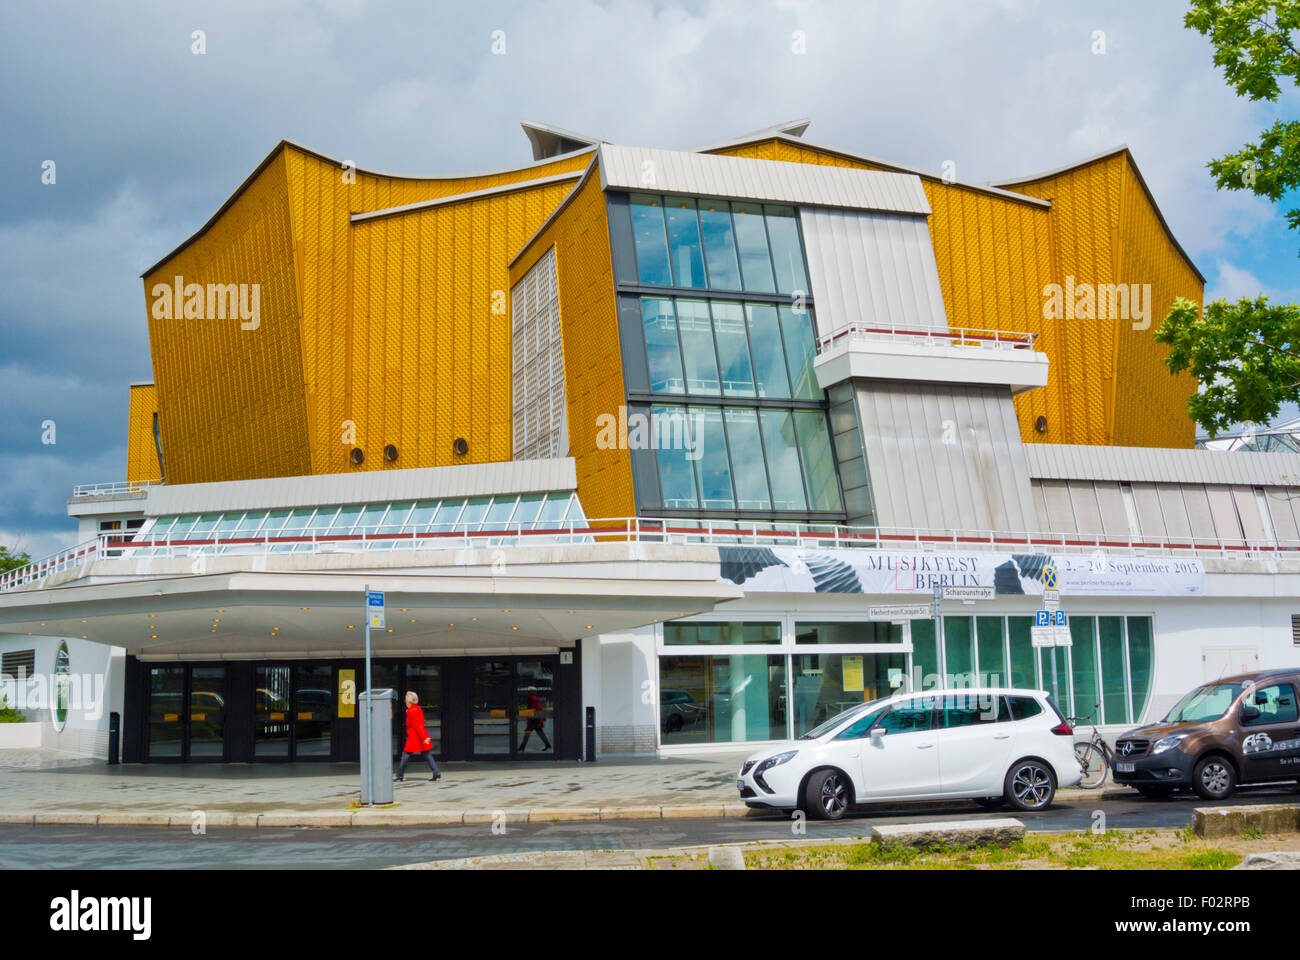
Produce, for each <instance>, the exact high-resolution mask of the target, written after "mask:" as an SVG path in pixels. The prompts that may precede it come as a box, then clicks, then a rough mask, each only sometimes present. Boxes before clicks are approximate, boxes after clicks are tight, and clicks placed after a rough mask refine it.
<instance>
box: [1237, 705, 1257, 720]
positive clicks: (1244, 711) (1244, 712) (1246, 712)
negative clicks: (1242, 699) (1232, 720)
mask: <svg viewBox="0 0 1300 960" xmlns="http://www.w3.org/2000/svg"><path fill="white" fill-rule="evenodd" d="M1241 719H1242V720H1243V721H1245V722H1246V723H1250V722H1251V721H1253V720H1258V719H1259V707H1252V706H1251V705H1250V704H1246V705H1245V706H1244V707H1242V708H1241Z"/></svg>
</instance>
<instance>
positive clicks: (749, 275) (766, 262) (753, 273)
mask: <svg viewBox="0 0 1300 960" xmlns="http://www.w3.org/2000/svg"><path fill="white" fill-rule="evenodd" d="M731 212H732V222H733V224H734V228H735V231H736V247H737V249H738V250H739V252H740V274H741V276H742V277H743V278H744V281H745V289H746V290H753V291H755V292H757V293H775V292H776V283H775V281H774V280H773V277H772V258H771V255H770V254H769V253H768V249H767V228H766V226H765V225H764V223H763V208H762V207H761V206H760V205H759V204H757V203H733V204H732V205H731Z"/></svg>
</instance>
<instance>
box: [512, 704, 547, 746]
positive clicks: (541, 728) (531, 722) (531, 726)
mask: <svg viewBox="0 0 1300 960" xmlns="http://www.w3.org/2000/svg"><path fill="white" fill-rule="evenodd" d="M528 709H529V710H531V711H533V715H532V716H531V717H529V718H528V723H527V724H526V725H525V726H524V739H523V740H521V741H520V742H519V752H520V753H523V752H524V749H525V748H526V747H527V746H528V738H529V737H531V736H532V735H533V734H534V733H536V734H537V735H538V736H539V737H541V738H542V750H544V751H545V750H549V749H551V741H550V740H548V739H547V738H546V729H545V728H546V718H545V717H543V716H539V714H541V712H542V698H541V697H539V696H538V695H537V694H535V693H530V694H529V695H528Z"/></svg>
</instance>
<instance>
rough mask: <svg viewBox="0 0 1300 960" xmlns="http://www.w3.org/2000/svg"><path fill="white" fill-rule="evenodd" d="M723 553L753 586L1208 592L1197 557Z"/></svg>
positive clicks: (732, 549) (739, 580)
mask: <svg viewBox="0 0 1300 960" xmlns="http://www.w3.org/2000/svg"><path fill="white" fill-rule="evenodd" d="M718 554H719V557H720V559H721V575H722V578H723V579H724V580H730V581H731V582H732V583H736V584H739V585H740V586H742V587H744V589H745V590H746V591H772V592H779V593H865V594H903V595H911V596H916V595H918V594H922V595H928V596H933V592H934V588H935V587H936V586H937V587H941V588H943V587H982V588H988V589H991V590H993V591H994V592H995V593H996V595H997V596H999V597H1001V596H1007V595H1016V594H1020V595H1028V596H1036V597H1041V596H1043V595H1044V592H1045V591H1047V590H1059V591H1060V592H1061V593H1063V594H1066V595H1067V596H1071V597H1076V596H1077V597H1108V596H1109V597H1191V596H1201V595H1203V594H1204V593H1205V565H1204V563H1202V562H1201V561H1200V560H1198V559H1195V558H1182V557H1119V556H1116V557H1097V556H1082V555H1081V556H1073V555H1067V556H1048V555H1046V554H1039V553H1030V554H1023V553H992V552H989V553H985V552H962V551H952V552H942V553H941V552H937V551H936V552H934V553H900V552H892V551H885V550H868V549H851V548H848V549H845V548H840V549H833V548H832V549H826V550H804V549H801V548H799V547H739V546H722V547H718ZM1049 596H1050V595H1049Z"/></svg>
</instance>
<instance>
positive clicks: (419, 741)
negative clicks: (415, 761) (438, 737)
mask: <svg viewBox="0 0 1300 960" xmlns="http://www.w3.org/2000/svg"><path fill="white" fill-rule="evenodd" d="M417 753H418V754H423V755H424V759H426V760H428V761H429V769H431V770H432V771H433V776H432V777H430V778H429V782H430V783H432V782H433V781H434V780H437V779H438V778H439V777H441V776H442V774H441V773H439V772H438V764H436V763H434V760H433V739H432V738H431V737H430V736H429V731H428V730H426V729H425V728H424V711H423V710H421V709H420V698H419V697H418V696H417V695H416V693H415V691H414V690H408V691H407V693H406V744H405V746H403V747H402V762H401V763H399V764H398V765H397V776H395V777H393V780H394V781H397V780H401V779H403V777H402V774H404V773H406V764H407V762H408V761H409V760H410V759H411V755H412V754H417Z"/></svg>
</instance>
